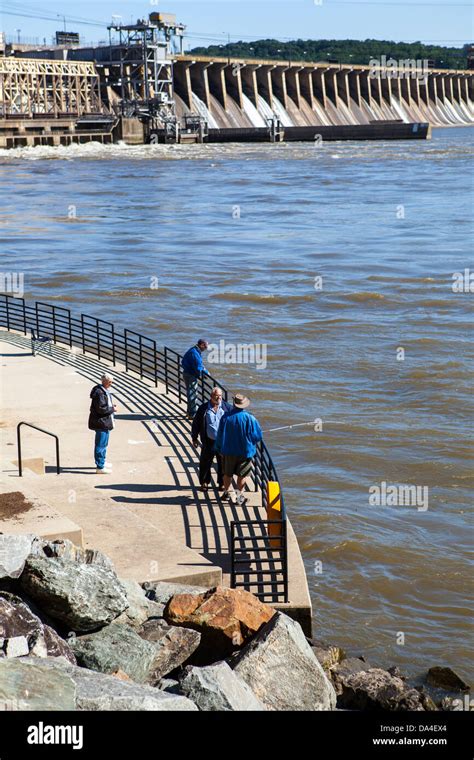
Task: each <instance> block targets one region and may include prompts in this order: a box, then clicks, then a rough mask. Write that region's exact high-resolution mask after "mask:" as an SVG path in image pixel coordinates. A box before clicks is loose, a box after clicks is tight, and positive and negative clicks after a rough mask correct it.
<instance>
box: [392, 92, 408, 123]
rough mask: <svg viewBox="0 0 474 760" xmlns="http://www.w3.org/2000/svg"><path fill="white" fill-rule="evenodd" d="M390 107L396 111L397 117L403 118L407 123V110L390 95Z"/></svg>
mask: <svg viewBox="0 0 474 760" xmlns="http://www.w3.org/2000/svg"><path fill="white" fill-rule="evenodd" d="M392 108H393V110H394V111H395V112H396V113H397V115H398V117H399V118H400V119H403V121H404V122H405V123H407V124H408V123H409V122H410V121H411V119H409V117H408V114H407V112H406V111H405V109H404V108H403V106H402V104H401V103H400V102H399V101H398V100H397V98H395V97H394V96H393V95H392Z"/></svg>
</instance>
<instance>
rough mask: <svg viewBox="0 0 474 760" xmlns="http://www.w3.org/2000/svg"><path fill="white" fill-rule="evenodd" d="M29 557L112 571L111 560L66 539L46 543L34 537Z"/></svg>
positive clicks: (96, 550)
mask: <svg viewBox="0 0 474 760" xmlns="http://www.w3.org/2000/svg"><path fill="white" fill-rule="evenodd" d="M31 556H32V557H40V558H47V559H52V558H55V559H69V560H71V561H72V562H77V563H78V564H81V565H99V566H100V567H107V568H108V569H109V570H114V569H115V568H114V565H113V562H112V560H111V559H109V557H107V556H106V555H105V554H103V553H102V552H101V551H99V550H98V549H83V548H82V547H80V546H76V545H75V544H73V543H72V541H69V539H67V538H57V539H56V540H54V541H48V540H47V539H45V538H39V537H38V536H35V537H34V540H33V543H32V546H31Z"/></svg>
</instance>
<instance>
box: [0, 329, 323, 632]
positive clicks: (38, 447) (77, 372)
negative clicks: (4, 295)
mask: <svg viewBox="0 0 474 760" xmlns="http://www.w3.org/2000/svg"><path fill="white" fill-rule="evenodd" d="M0 354H1V364H2V387H1V394H2V407H3V419H2V427H1V428H0V433H1V439H2V482H1V484H0V492H2V493H7V492H13V491H21V492H22V493H24V495H25V498H27V499H28V500H29V501H31V502H33V504H34V508H33V509H32V511H31V512H28V513H26V514H24V515H19V516H17V518H16V519H15V518H13V519H10V520H5V519H3V520H2V517H1V514H0V531H1V532H4V533H10V532H13V533H36V534H38V535H42V536H44V537H48V538H60V537H64V538H69V539H70V540H72V541H73V542H74V543H77V544H79V545H82V546H83V547H85V548H96V549H100V550H101V551H103V552H104V553H105V554H107V555H108V556H109V557H110V559H111V560H112V561H113V563H114V565H115V567H116V569H117V573H118V575H119V577H123V578H124V579H133V580H136V581H138V582H140V583H143V582H145V581H158V580H166V581H172V582H180V583H189V584H191V585H198V586H207V587H211V586H216V585H220V584H222V585H226V586H229V585H230V575H229V573H230V567H229V536H230V522H231V521H232V520H239V519H244V520H245V519H265V518H266V512H265V511H264V510H263V507H262V505H261V498H260V495H259V494H258V493H253V492H250V493H249V494H248V497H249V503H248V505H247V506H246V507H244V508H241V507H237V506H236V505H229V504H228V503H222V501H221V500H220V497H219V493H218V492H217V491H216V490H213V489H211V491H210V492H209V494H204V493H202V492H200V491H199V490H198V478H197V457H196V452H195V451H194V449H193V448H192V446H191V441H190V434H189V433H190V431H189V422H188V421H187V420H186V419H185V409H184V406H183V405H180V404H179V403H178V401H177V399H175V398H174V397H170V396H167V395H166V393H165V388H164V387H163V386H161V385H160V384H159V385H158V387H157V388H155V387H154V386H153V385H152V384H151V383H150V382H148V381H147V380H142V379H140V377H139V376H137V375H135V374H134V373H133V372H130V371H129V372H125V368H124V367H122V366H120V365H117V366H115V367H111V365H110V363H109V362H105V361H99V360H97V359H96V358H95V357H92V356H89V355H83V354H82V353H80V352H79V351H78V350H74V349H73V350H70V349H69V347H67V346H65V345H64V346H63V345H61V344H56V345H53V346H52V351H51V355H48V354H45V355H39V356H36V357H33V356H32V354H31V342H30V340H29V338H27V337H25V336H23V335H21V334H20V333H17V332H15V331H7V330H4V329H0ZM104 370H108V371H111V372H112V373H113V375H114V377H115V383H114V395H115V399H116V402H117V404H118V406H119V411H118V414H117V422H116V429H115V430H114V431H113V433H112V435H111V442H110V446H109V453H110V459H111V460H112V462H113V465H114V466H113V474H112V475H110V476H101V475H96V474H95V466H93V460H92V448H93V433H92V432H91V431H89V430H88V428H87V418H88V410H89V404H90V399H89V392H90V389H91V387H92V385H93V384H95V382H97V380H98V379H99V378H100V374H101V372H103V371H104ZM21 421H27V422H31V423H33V424H36V425H38V426H39V427H42V428H45V429H47V430H50V431H51V432H53V433H55V434H57V435H58V436H59V439H60V448H61V468H62V472H61V475H60V476H57V475H56V473H55V461H54V445H53V442H52V440H51V441H50V440H48V439H47V438H45V437H44V436H41V434H39V433H35V431H31V435H30V432H28V433H27V434H26V435H25V436H24V442H23V458H24V459H25V460H28V459H31V460H34V459H36V460H38V459H40V460H41V458H42V457H43V458H44V464H45V474H38V473H37V472H35V471H34V469H35V468H33V469H29V468H28V466H26V467H25V470H24V477H22V478H21V479H20V478H19V477H18V469H17V466H16V464H15V462H16V460H17V450H16V426H17V424H18V423H19V422H21ZM24 430H25V431H26V430H27V429H26V428H25V429H24ZM290 509H291V508H290ZM288 568H289V575H288V581H289V584H288V590H289V602H288V603H287V604H281V603H275V604H273V606H275V607H277V608H279V609H283V610H284V611H285V612H286V613H287V614H288V615H290V616H291V617H293V618H294V619H296V620H298V622H300V624H301V625H302V628H303V630H304V632H305V633H306V635H308V636H309V635H311V632H312V630H311V601H310V596H309V590H308V582H307V578H306V573H305V568H304V564H303V559H302V556H301V552H300V549H299V546H298V541H297V538H296V536H295V533H294V530H293V528H292V526H291V524H290V521H288Z"/></svg>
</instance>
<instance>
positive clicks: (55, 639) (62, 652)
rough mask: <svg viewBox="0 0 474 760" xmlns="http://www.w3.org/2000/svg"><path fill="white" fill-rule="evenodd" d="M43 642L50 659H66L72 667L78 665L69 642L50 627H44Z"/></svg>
mask: <svg viewBox="0 0 474 760" xmlns="http://www.w3.org/2000/svg"><path fill="white" fill-rule="evenodd" d="M43 640H44V643H45V645H46V654H47V656H48V657H65V658H66V660H68V661H69V662H70V663H71V664H72V665H75V664H76V658H75V656H74V653H73V651H72V649H71V647H70V646H69V644H68V643H67V641H65V640H64V639H62V638H61V636H59V634H57V633H56V631H55V630H54V629H53V628H50V626H49V625H43Z"/></svg>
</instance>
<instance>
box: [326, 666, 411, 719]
mask: <svg viewBox="0 0 474 760" xmlns="http://www.w3.org/2000/svg"><path fill="white" fill-rule="evenodd" d="M341 689H342V691H341V694H340V696H339V697H338V700H337V706H338V707H341V708H344V709H349V710H397V711H400V710H416V711H422V710H424V709H425V708H424V706H423V702H424V700H423V698H422V696H421V694H420V693H419V692H418V691H417V690H416V689H410V688H409V687H407V686H406V684H405V683H404V682H403V681H402V679H401V678H398V677H397V676H392V675H391V674H390V673H388V672H387V671H386V670H381V669H380V668H369V669H368V670H362V671H361V672H359V673H353V674H352V675H349V676H348V677H347V678H345V679H344V680H343V681H341Z"/></svg>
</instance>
